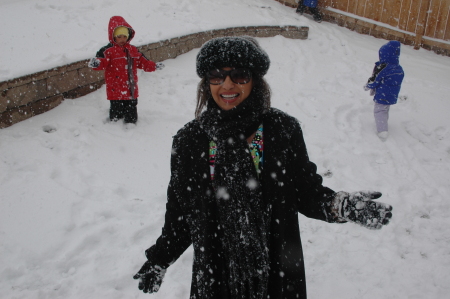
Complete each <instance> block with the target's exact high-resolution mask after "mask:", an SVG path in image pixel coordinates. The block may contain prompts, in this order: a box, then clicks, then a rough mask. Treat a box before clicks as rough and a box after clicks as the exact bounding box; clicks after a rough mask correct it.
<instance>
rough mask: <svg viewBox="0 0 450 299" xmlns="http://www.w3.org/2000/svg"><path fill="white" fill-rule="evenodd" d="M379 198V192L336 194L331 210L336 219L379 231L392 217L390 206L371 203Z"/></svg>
mask: <svg viewBox="0 0 450 299" xmlns="http://www.w3.org/2000/svg"><path fill="white" fill-rule="evenodd" d="M380 197H381V193H380V192H371V191H360V192H354V193H347V192H342V191H341V192H338V193H336V195H335V197H334V199H333V209H334V210H335V212H336V213H337V215H338V218H340V219H343V220H347V221H351V222H355V223H358V224H360V225H362V226H364V227H366V228H369V229H380V228H382V227H383V225H387V224H388V223H389V220H390V219H391V217H392V213H391V211H392V206H390V205H388V204H384V203H381V202H376V201H372V200H373V199H377V198H380Z"/></svg>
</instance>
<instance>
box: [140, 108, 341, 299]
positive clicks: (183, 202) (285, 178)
mask: <svg viewBox="0 0 450 299" xmlns="http://www.w3.org/2000/svg"><path fill="white" fill-rule="evenodd" d="M263 128H264V168H263V170H262V173H261V177H260V178H261V184H262V188H263V198H264V201H265V203H266V204H270V205H272V208H271V216H270V232H269V247H270V248H269V257H270V276H269V285H268V295H269V296H270V297H268V298H270V299H291V298H292V299H294V298H295V299H297V298H306V283H305V270H304V263H303V253H302V245H301V241H300V230H299V224H298V215H297V213H302V214H303V215H305V216H307V217H311V218H315V219H320V220H324V221H328V222H334V220H333V218H332V217H331V216H330V207H329V206H330V203H331V199H332V198H333V196H334V191H333V190H331V189H328V188H326V187H323V186H322V177H321V176H320V175H318V174H317V173H316V169H317V168H316V165H315V164H314V163H312V162H310V161H309V158H308V154H307V151H306V147H305V143H304V140H303V134H302V130H301V128H300V125H299V123H298V121H297V120H296V119H295V118H293V117H291V116H289V115H287V114H285V113H283V112H281V111H279V110H276V109H270V111H269V112H268V113H266V114H265V115H264V118H263ZM209 141H210V140H208V137H207V136H206V134H205V133H204V131H203V130H202V129H201V127H200V124H199V123H198V122H197V121H196V120H194V121H191V122H190V123H188V124H187V125H185V126H184V127H183V128H182V129H181V130H180V131H179V132H178V133H177V135H176V136H175V137H174V141H173V148H172V160H171V171H172V175H171V180H170V184H169V187H168V202H167V206H166V209H167V210H166V216H165V224H164V227H163V229H162V234H161V236H160V237H159V238H158V240H157V241H156V244H155V245H154V246H152V247H151V248H149V249H148V250H147V251H146V254H147V257H148V259H149V260H150V261H151V262H152V263H154V264H156V265H160V266H163V267H167V266H169V265H170V264H172V263H173V262H174V261H175V260H177V259H178V257H179V256H180V255H181V254H182V253H183V252H184V251H185V250H186V249H187V248H188V247H189V246H190V245H191V244H193V247H194V261H193V272H192V284H191V295H190V298H191V299H194V298H195V299H200V298H201V299H212V298H228V296H227V290H226V286H227V284H226V283H224V282H225V281H226V274H224V271H223V263H224V260H223V255H222V253H221V239H220V236H221V232H220V230H219V229H218V227H220V226H219V223H218V221H219V220H218V219H219V216H218V215H217V207H216V200H215V198H214V192H213V187H212V181H211V177H210V169H209V164H208V158H209V151H208V150H209ZM218 150H220V149H218Z"/></svg>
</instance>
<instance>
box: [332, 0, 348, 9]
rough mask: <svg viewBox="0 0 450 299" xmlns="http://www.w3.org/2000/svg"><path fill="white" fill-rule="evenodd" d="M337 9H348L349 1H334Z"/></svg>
mask: <svg viewBox="0 0 450 299" xmlns="http://www.w3.org/2000/svg"><path fill="white" fill-rule="evenodd" d="M333 4H334V5H335V6H334V7H335V8H336V9H339V10H342V11H347V8H348V1H347V0H341V1H336V2H334V3H333Z"/></svg>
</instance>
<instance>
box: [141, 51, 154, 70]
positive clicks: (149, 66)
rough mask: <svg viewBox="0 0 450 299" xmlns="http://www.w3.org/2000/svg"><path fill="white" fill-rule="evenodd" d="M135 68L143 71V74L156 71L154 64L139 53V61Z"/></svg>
mask: <svg viewBox="0 0 450 299" xmlns="http://www.w3.org/2000/svg"><path fill="white" fill-rule="evenodd" d="M137 67H138V68H140V69H143V70H144V71H145V72H154V71H156V63H155V62H153V61H151V60H148V59H147V58H146V57H145V56H144V54H142V53H140V52H139V59H138V63H137Z"/></svg>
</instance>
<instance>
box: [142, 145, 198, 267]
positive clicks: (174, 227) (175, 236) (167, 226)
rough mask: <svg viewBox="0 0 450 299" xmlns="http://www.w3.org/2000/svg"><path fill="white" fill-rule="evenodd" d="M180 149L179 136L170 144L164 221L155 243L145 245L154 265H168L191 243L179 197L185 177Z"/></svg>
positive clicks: (182, 195) (182, 193)
mask: <svg viewBox="0 0 450 299" xmlns="http://www.w3.org/2000/svg"><path fill="white" fill-rule="evenodd" d="M182 162H183V151H182V148H181V143H180V140H179V138H177V137H175V139H174V142H173V146H172V157H171V179H170V183H169V187H168V190H167V204H166V214H165V222H164V226H163V228H162V232H161V235H160V237H159V238H158V239H157V241H156V244H155V245H153V246H152V247H150V248H149V249H147V251H146V255H147V258H148V259H149V260H150V261H151V262H152V263H153V264H155V265H159V266H161V267H164V268H166V267H168V266H169V265H171V264H173V263H174V262H175V261H176V260H177V259H178V258H179V257H180V255H181V254H182V253H183V252H184V251H185V250H186V249H187V248H188V247H189V246H190V245H191V243H192V242H191V235H190V230H189V227H188V223H187V221H186V217H185V214H184V212H183V209H182V208H181V206H180V200H182V199H183V197H184V196H185V192H183V190H186V188H183V185H187V182H186V181H187V178H186V176H183V172H184V171H183V167H184V166H183V165H184V164H183V163H182Z"/></svg>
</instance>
